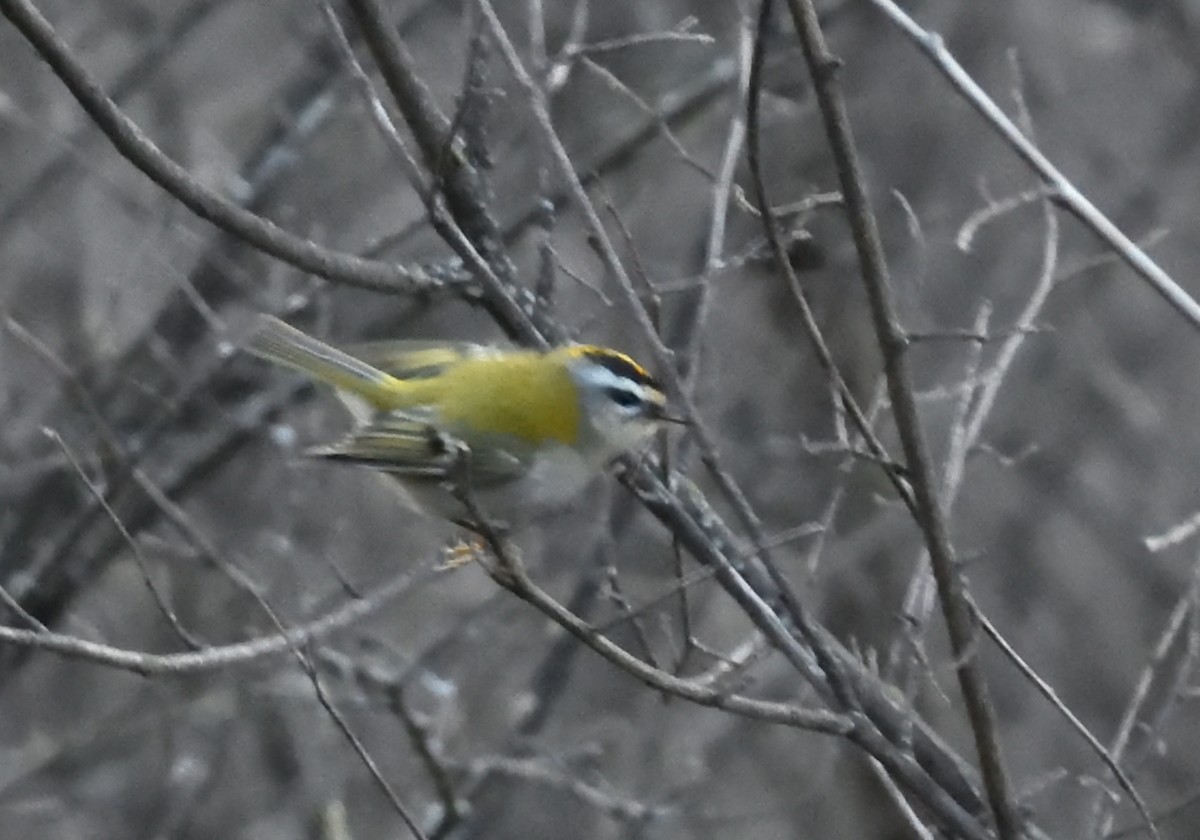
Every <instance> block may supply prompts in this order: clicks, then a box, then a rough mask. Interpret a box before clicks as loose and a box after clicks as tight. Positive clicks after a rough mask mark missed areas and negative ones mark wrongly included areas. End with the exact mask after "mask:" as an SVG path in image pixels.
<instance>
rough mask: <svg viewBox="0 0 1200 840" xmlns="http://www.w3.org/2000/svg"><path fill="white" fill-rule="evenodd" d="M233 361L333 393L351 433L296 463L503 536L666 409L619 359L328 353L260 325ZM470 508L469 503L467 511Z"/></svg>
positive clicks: (576, 488)
mask: <svg viewBox="0 0 1200 840" xmlns="http://www.w3.org/2000/svg"><path fill="white" fill-rule="evenodd" d="M245 349H246V350H247V351H248V352H249V353H251V354H253V355H254V356H257V357H259V358H261V359H265V360H267V361H269V362H272V363H274V364H276V365H281V366H283V367H285V368H290V369H292V370H294V371H297V372H299V373H302V374H304V375H305V376H307V377H308V378H309V379H310V380H313V381H315V382H319V383H323V384H325V385H329V386H332V388H333V389H335V391H336V393H337V394H338V396H339V397H340V398H341V401H342V403H343V404H344V405H345V406H346V408H347V409H348V410H349V412H350V414H351V416H352V418H353V421H354V425H353V428H352V429H351V431H350V432H349V433H348V434H346V435H345V436H344V437H342V438H340V439H339V440H336V441H334V442H332V443H328V444H322V445H319V446H315V447H312V448H310V449H308V450H307V451H306V454H308V455H311V456H315V457H318V458H323V459H327V460H330V461H336V462H341V463H347V464H357V465H362V466H367V467H372V468H374V469H376V470H378V471H380V472H382V473H384V474H386V475H387V476H389V477H390V478H391V479H393V480H394V484H395V485H396V486H397V487H398V488H399V489H400V490H401V497H402V499H403V501H404V502H405V504H406V505H407V506H408V507H411V508H413V509H415V510H417V511H419V512H421V513H424V514H426V515H430V516H436V517H440V518H443V519H448V520H450V521H453V522H457V523H459V524H466V523H467V522H469V521H470V520H471V519H472V516H470V515H469V514H470V513H471V511H470V508H471V507H474V508H476V512H477V513H481V514H483V515H484V516H486V517H487V520H488V522H490V523H493V524H496V525H498V526H499V527H502V528H512V527H515V526H517V525H519V524H522V523H524V522H527V521H529V520H531V519H535V518H538V517H540V516H542V515H543V514H545V513H547V512H551V511H554V510H557V509H560V508H562V507H565V506H567V505H568V503H569V502H570V501H571V499H573V498H575V497H576V496H578V495H579V494H580V493H581V492H582V491H583V489H584V488H585V487H586V486H587V485H588V484H589V483H590V482H591V481H592V480H593V479H594V478H596V477H597V476H599V475H600V474H601V473H603V472H604V471H605V469H606V467H607V466H608V464H609V463H611V462H612V461H613V460H615V459H616V458H617V457H618V456H619V455H621V454H623V453H626V452H630V451H635V450H638V449H639V448H641V447H642V446H643V445H644V444H645V443H646V442H647V441H648V440H649V439H650V438H651V437H652V436H653V434H654V432H655V431H656V430H658V429H660V428H662V427H663V425H664V424H666V423H684V422H686V421H684V420H683V419H682V418H679V417H675V416H673V415H672V414H671V413H670V411H669V409H668V399H667V394H666V392H665V391H664V389H663V387H662V385H660V384H659V382H658V380H656V379H655V378H654V377H653V376H651V374H650V373H649V372H648V371H647V370H646V369H645V368H644V367H642V366H641V365H640V364H638V363H637V362H635V361H634V360H633V359H632V358H630V357H629V356H627V355H625V354H624V353H621V352H619V351H617V350H613V349H610V348H608V347H601V346H596V345H591V344H571V345H566V346H561V347H555V348H552V349H549V350H544V351H543V350H530V349H519V348H511V347H506V346H502V345H490V344H474V343H468V342H450V341H417V340H403V339H401V340H389V341H379V342H373V343H368V344H358V345H349V346H345V347H335V346H334V345H332V344H328V343H326V342H324V341H322V340H320V339H318V338H315V337H313V336H311V335H308V334H307V333H305V332H303V331H301V330H299V329H297V328H295V327H293V326H290V325H289V324H287V323H285V322H283V321H281V320H280V319H279V318H277V317H275V316H272V315H265V314H264V315H260V316H258V321H257V324H256V326H255V328H254V329H253V331H252V332H251V334H250V339H249V341H248V342H247V344H246V347H245ZM468 500H469V501H468Z"/></svg>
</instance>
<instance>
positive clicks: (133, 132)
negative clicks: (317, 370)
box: [0, 0, 469, 292]
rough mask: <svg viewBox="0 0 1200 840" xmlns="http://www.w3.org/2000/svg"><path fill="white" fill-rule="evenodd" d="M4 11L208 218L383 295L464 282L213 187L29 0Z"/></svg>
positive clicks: (120, 136)
mask: <svg viewBox="0 0 1200 840" xmlns="http://www.w3.org/2000/svg"><path fill="white" fill-rule="evenodd" d="M0 13H3V14H4V16H5V17H6V18H8V19H9V21H10V22H11V23H12V24H13V26H15V27H16V28H17V30H18V31H19V32H20V33H21V35H22V36H24V37H25V39H26V40H27V41H28V42H29V43H30V44H31V45H32V46H33V48H34V49H35V50H37V52H38V54H39V55H40V56H41V57H42V59H43V60H44V61H45V62H46V63H47V64H48V65H50V69H51V70H52V71H53V72H54V74H55V75H56V76H57V77H58V78H59V79H60V80H61V81H62V82H63V84H65V85H66V86H67V89H68V90H70V91H71V94H72V95H73V96H74V97H75V99H76V100H77V101H78V102H79V104H80V106H82V107H83V109H84V110H85V111H87V113H88V115H89V116H90V117H91V118H92V120H93V121H94V122H95V123H96V126H97V127H98V128H99V129H100V130H101V131H103V132H104V134H105V135H106V136H107V137H108V139H109V141H110V142H111V143H112V144H113V146H114V147H115V148H116V150H117V151H118V152H120V153H121V155H122V156H123V157H125V159H126V160H128V161H129V162H130V163H132V164H133V165H134V166H136V167H137V168H138V169H139V170H141V171H142V172H143V173H144V174H145V175H146V176H147V177H148V178H150V179H151V180H152V181H154V183H156V184H158V185H159V186H160V187H162V188H163V189H164V190H166V191H167V192H169V193H170V194H171V195H172V196H174V197H175V198H176V199H178V200H179V202H180V203H181V204H183V205H184V206H185V207H187V208H188V209H189V210H191V211H192V212H193V213H195V214H196V215H197V216H199V217H201V218H202V219H206V220H207V221H209V222H212V223H213V224H214V225H216V226H217V227H219V228H221V229H222V230H224V231H226V232H228V233H231V234H233V235H235V236H238V237H239V238H241V239H243V240H244V241H245V242H246V243H247V244H249V245H251V246H253V247H255V248H257V249H258V250H260V251H262V252H263V253H266V254H269V255H271V256H273V257H275V258H277V259H280V260H282V261H284V262H286V263H288V264H289V265H293V266H295V267H296V268H298V269H300V270H301V271H307V272H309V273H312V274H316V275H317V276H319V277H324V278H325V279H327V280H329V281H331V282H335V283H342V284H345V285H349V286H356V287H358V288H364V289H371V290H374V291H384V292H418V291H426V292H427V291H433V290H438V289H449V288H454V287H461V286H463V285H464V284H465V283H467V282H468V280H469V278H468V277H466V276H465V275H463V274H461V273H459V272H455V271H452V270H449V269H446V268H442V267H438V266H428V267H426V266H419V265H414V266H407V267H406V266H401V265H397V264H395V263H388V262H381V261H378V260H369V259H363V258H361V257H356V256H354V255H352V254H346V253H343V252H340V251H335V250H332V249H329V248H325V247H323V246H321V245H317V244H316V243H314V242H312V241H311V240H308V239H304V238H302V237H299V236H296V235H294V234H292V233H289V232H287V231H285V230H284V229H283V228H281V227H279V226H278V225H276V224H275V223H274V222H271V221H269V220H267V219H264V218H263V217H261V216H258V215H256V214H255V213H252V212H250V211H249V210H246V209H245V208H243V207H239V206H238V205H237V204H235V203H233V202H232V201H229V200H228V199H226V198H224V197H222V196H221V195H219V194H218V193H216V192H214V191H213V190H210V189H208V188H207V187H205V186H204V185H203V184H201V183H200V182H199V181H197V180H196V179H195V178H194V177H192V175H191V173H189V172H188V171H187V170H186V169H184V168H183V167H182V166H180V165H179V164H177V163H176V162H175V161H173V160H172V159H171V158H169V157H168V156H167V155H166V154H164V153H163V152H162V150H161V149H159V148H158V147H157V146H156V145H154V143H153V142H152V141H151V140H150V139H149V138H148V137H146V135H145V134H143V133H142V130H141V129H140V128H138V126H137V125H136V124H135V123H134V122H133V121H132V120H130V119H129V117H127V116H126V115H125V113H124V112H123V111H122V110H121V109H120V107H119V106H118V105H117V104H116V103H115V102H113V101H112V99H110V98H109V97H108V96H106V95H105V93H104V91H103V90H102V89H101V87H100V85H99V84H98V83H97V82H96V81H95V80H94V79H93V78H92V77H91V75H90V74H89V73H88V71H87V70H86V69H85V68H84V67H83V65H82V64H80V63H79V61H77V60H76V58H75V56H74V55H73V54H72V52H71V49H70V47H69V46H68V45H67V44H66V42H65V41H63V40H62V38H60V37H59V35H58V33H57V32H55V31H54V28H53V27H52V26H51V25H50V23H49V22H48V21H47V20H46V19H45V18H44V17H42V15H41V13H39V12H38V10H37V9H36V8H34V6H33V5H32V4H31V3H29V2H28V0H0Z"/></svg>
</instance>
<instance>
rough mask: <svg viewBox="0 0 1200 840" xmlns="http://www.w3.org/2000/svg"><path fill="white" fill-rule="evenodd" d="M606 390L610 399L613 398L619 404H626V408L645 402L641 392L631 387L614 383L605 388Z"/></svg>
mask: <svg viewBox="0 0 1200 840" xmlns="http://www.w3.org/2000/svg"><path fill="white" fill-rule="evenodd" d="M604 392H605V393H606V394H608V396H609V399H611V400H612V401H613V402H615V403H616V404H617V405H620V406H625V407H626V408H630V407H632V406H635V405H639V404H641V403H642V402H644V400H643V399H642V395H641V394H639V393H637V392H636V391H634V390H632V389H630V388H622V387H621V386H619V385H613V386H611V387H608V388H605V389H604Z"/></svg>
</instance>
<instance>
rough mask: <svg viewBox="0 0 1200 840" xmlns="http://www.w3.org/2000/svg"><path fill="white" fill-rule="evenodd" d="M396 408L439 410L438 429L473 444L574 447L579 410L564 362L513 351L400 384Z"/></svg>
mask: <svg viewBox="0 0 1200 840" xmlns="http://www.w3.org/2000/svg"><path fill="white" fill-rule="evenodd" d="M395 396H396V398H397V402H396V404H395V405H394V406H393V407H394V408H416V407H419V406H431V407H435V408H436V414H437V417H438V420H439V425H443V426H444V427H445V429H446V431H448V432H450V433H451V434H458V435H460V436H462V437H463V438H464V439H466V440H468V442H469V440H470V438H471V437H472V436H473V435H480V434H482V435H487V434H496V435H506V436H507V435H511V436H514V437H517V438H520V439H522V440H524V441H528V442H529V443H533V444H541V443H547V442H551V441H556V442H559V443H563V444H566V445H568V446H571V445H574V444H575V443H576V441H577V439H578V436H579V420H580V416H579V415H580V408H579V398H578V395H577V394H576V389H575V383H574V382H573V381H572V379H571V374H570V372H569V371H568V369H567V366H566V364H565V360H563V359H557V358H554V359H553V361H551V358H548V357H546V356H544V355H542V354H540V353H537V352H533V351H524V350H514V351H511V352H506V353H502V354H496V355H491V354H488V355H482V356H479V357H474V358H463V359H461V361H458V362H456V363H454V364H450V365H448V366H447V367H446V368H445V369H444V370H442V371H441V373H440V374H439V375H437V376H433V377H430V378H424V379H408V380H402V387H401V388H398V389H396V391H395Z"/></svg>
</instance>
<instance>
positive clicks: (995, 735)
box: [764, 0, 1022, 840]
mask: <svg viewBox="0 0 1200 840" xmlns="http://www.w3.org/2000/svg"><path fill="white" fill-rule="evenodd" d="M764 2H767V0H764ZM788 8H789V10H790V11H791V16H792V22H793V23H794V25H795V27H796V32H797V34H798V35H799V37H800V44H801V47H802V49H803V52H804V59H805V62H806V63H807V65H808V70H809V73H810V74H811V76H812V79H813V87H814V91H815V93H816V97H817V104H818V106H819V107H820V110H821V115H822V118H823V119H822V121H823V123H824V126H825V132H826V136H827V138H828V140H829V145H830V149H831V151H832V153H833V158H834V164H835V167H836V169H837V173H838V180H839V183H840V185H841V189H842V196H843V198H844V200H845V204H846V216H847V219H848V221H849V223H850V228H851V232H852V234H853V237H854V244H855V248H856V250H857V252H858V258H859V264H860V271H861V274H862V278H863V282H864V284H865V286H866V290H867V298H868V301H869V303H870V308H871V315H872V319H873V320H874V322H875V333H876V336H877V338H878V340H879V347H880V352H881V353H882V355H883V364H884V370H885V372H886V374H887V384H888V394H889V396H890V397H891V401H892V410H893V412H894V416H895V421H896V428H897V432H898V433H899V436H900V442H901V446H902V447H903V449H904V456H905V460H906V461H907V465H908V469H909V474H910V481H911V483H912V487H913V494H914V496H915V497H916V501H917V506H918V520H919V524H920V526H921V529H922V531H923V532H924V535H925V542H926V545H927V547H928V549H929V557H930V563H931V565H932V567H933V573H934V578H935V579H936V581H937V585H938V594H939V601H940V602H941V607H942V614H943V616H944V617H945V620H946V627H947V630H948V631H949V636H950V646H951V650H952V651H953V654H954V658H955V665H956V670H957V673H958V680H959V686H960V688H961V689H962V693H963V699H964V701H965V703H966V707H967V716H968V719H969V720H970V722H971V729H972V731H973V733H974V736H975V745H976V749H977V751H978V753H979V762H980V769H981V771H982V775H983V782H984V787H985V788H986V789H987V793H988V800H989V803H990V805H991V808H992V815H993V817H994V818H995V821H996V828H997V831H998V833H999V835H1000V837H1001V840H1017V838H1019V837H1020V836H1021V835H1022V829H1021V824H1020V818H1019V816H1018V814H1017V810H1016V805H1015V802H1014V799H1013V794H1012V790H1011V785H1010V783H1009V780H1008V774H1007V772H1006V771H1005V769H1004V760H1003V755H1002V752H1001V747H1000V736H999V732H998V730H997V727H996V719H995V713H994V711H993V710H992V705H991V700H990V699H989V697H988V691H987V685H986V683H985V681H984V678H983V670H982V668H980V666H979V662H978V660H977V659H976V657H975V656H974V653H973V651H974V649H975V639H976V634H977V632H978V627H977V622H976V621H975V618H974V616H973V615H972V614H971V611H970V607H969V605H968V603H967V595H966V588H965V584H964V581H963V579H962V575H961V572H960V570H959V569H958V566H957V561H956V560H955V556H954V548H953V545H952V544H951V542H950V533H949V529H948V527H947V524H946V520H945V517H944V515H943V512H942V509H941V506H940V504H941V503H940V501H939V499H938V493H937V477H936V475H935V474H934V465H933V461H932V459H931V457H930V453H929V447H928V444H927V443H926V441H925V435H924V431H923V429H922V426H921V418H920V414H919V412H918V410H917V402H916V396H915V393H914V391H913V384H912V383H913V380H912V372H911V370H910V366H909V360H908V352H907V341H906V340H905V337H904V332H903V329H902V328H901V326H900V324H899V321H898V320H897V316H896V311H895V305H894V304H893V302H892V292H891V289H890V287H889V282H888V270H887V261H886V258H885V257H884V253H883V244H882V242H881V241H880V238H879V230H878V225H877V223H876V221H875V215H874V213H873V212H872V210H871V205H870V201H869V200H868V198H867V191H866V184H865V182H864V180H863V176H862V171H861V167H860V166H859V162H858V152H857V150H856V149H855V145H854V137H853V134H852V132H851V129H850V119H849V116H848V114H847V112H846V103H845V100H844V99H843V97H842V93H841V86H840V84H839V82H838V79H837V69H838V66H839V62H838V60H837V59H836V58H835V57H834V56H833V55H832V54H831V53H830V52H829V49H828V47H827V46H826V44H825V36H824V34H823V33H822V31H821V25H820V21H819V20H818V19H817V10H816V8H815V7H814V6H813V4H812V2H811V0H788Z"/></svg>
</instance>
